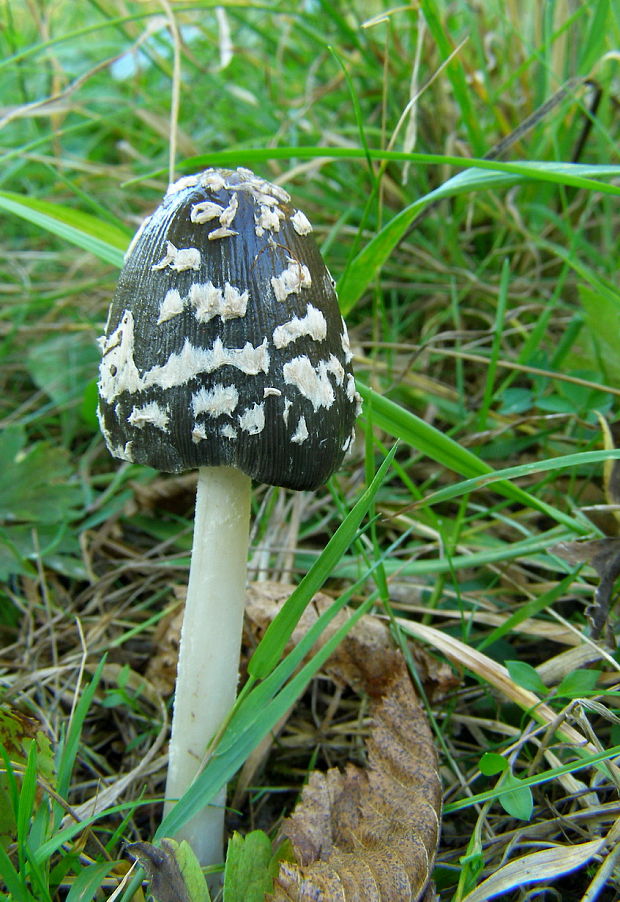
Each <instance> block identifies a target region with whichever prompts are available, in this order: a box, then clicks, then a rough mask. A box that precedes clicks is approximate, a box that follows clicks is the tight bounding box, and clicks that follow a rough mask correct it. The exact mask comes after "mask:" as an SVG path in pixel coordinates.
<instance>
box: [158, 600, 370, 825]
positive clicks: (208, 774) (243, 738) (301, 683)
mask: <svg viewBox="0 0 620 902" xmlns="http://www.w3.org/2000/svg"><path fill="white" fill-rule="evenodd" d="M377 597H378V593H374V594H373V595H371V596H370V597H369V598H368V599H367V600H366V601H365V602H364V604H362V605H361V606H360V607H359V608H358V609H357V610H356V611H355V613H353V614H352V615H351V617H350V618H349V619H348V620H347V622H346V623H345V624H343V626H342V627H340V628H339V629H338V630H337V631H336V632H335V633H334V635H333V636H332V637H331V638H330V639H329V640H328V642H326V643H325V645H324V646H323V647H322V648H321V649H319V651H318V652H317V653H316V654H315V655H314V656H313V658H312V659H311V660H310V661H309V662H308V663H307V664H306V665H305V666H304V667H303V668H302V669H301V670H300V671H299V673H297V674H296V675H295V676H294V677H293V679H291V680H290V681H289V682H288V683H287V684H286V685H285V686H284V688H283V689H282V690H281V691H280V692H279V693H278V694H277V695H276V696H275V697H274V698H273V699H272V700H271V701H270V702H269V703H267V704H266V705H263V707H262V710H260V709H258V705H257V703H256V700H255V698H254V692H250V693H249V695H248V696H247V697H246V699H245V700H244V703H243V705H242V706H241V708H240V709H239V711H238V715H237V716H238V718H240V720H241V722H243V720H244V717H245V715H246V713H249V714H250V717H251V726H250V727H246V728H242V729H241V730H239V729H237V726H238V722H239V721H238V720H237V719H236V718H233V719H231V721H230V723H229V724H228V727H227V729H226V731H225V733H224V735H223V737H222V742H221V743H220V746H218V748H217V749H216V751H215V754H214V755H213V758H212V759H211V760H210V762H209V764H208V766H207V768H205V770H204V771H203V772H202V773H201V774H200V776H199V777H198V778H197V779H196V780H195V781H194V783H193V784H192V786H191V788H190V790H189V791H188V792H187V793H186V794H185V795H184V796H183V797H182V798H181V799H180V800H179V801H178V802H177V804H176V805H175V806H174V808H172V809H171V811H170V813H169V814H168V815H167V817H166V818H165V819H164V820H163V821H162V823H161V824H160V827H159V829H158V830H157V832H156V833H155V839H161V838H162V837H163V836H169V835H174V833H176V831H177V830H179V829H180V828H181V827H182V826H183V824H185V823H186V821H188V820H190V819H191V818H192V817H194V816H195V815H196V814H197V813H198V812H199V811H200V810H201V809H202V808H204V806H205V805H208V804H209V801H210V800H211V799H212V798H213V796H214V795H215V793H217V792H218V790H219V789H221V787H222V786H224V785H225V784H226V783H227V782H228V781H229V780H230V778H231V777H232V776H233V774H234V773H235V772H236V771H237V770H238V769H239V768H240V767H241V765H242V764H243V762H244V761H245V760H246V759H247V757H248V756H249V755H250V753H251V752H252V751H253V750H254V749H255V748H256V746H257V745H258V743H259V742H260V741H261V739H262V738H263V737H264V736H266V735H267V733H268V732H269V730H271V729H272V728H273V727H274V726H275V725H276V724H277V722H278V720H280V718H281V717H282V715H283V714H284V713H285V712H286V711H288V709H289V708H290V707H291V705H292V704H293V703H294V702H295V700H296V699H297V698H298V697H299V696H300V695H301V693H302V692H303V691H304V689H305V687H306V686H307V685H308V683H309V682H310V680H311V679H312V677H313V676H314V674H315V673H316V672H317V671H318V670H319V669H320V667H322V665H323V664H324V663H325V661H326V660H327V659H328V658H329V656H330V655H331V654H332V652H333V651H334V650H335V649H336V647H337V646H338V645H339V644H340V642H341V641H342V639H343V638H344V637H345V636H346V634H347V632H348V631H349V630H350V629H351V627H352V626H353V625H354V624H355V623H356V622H357V621H358V620H359V619H360V617H363V615H364V614H365V613H366V612H367V611H368V610H369V609H370V607H371V606H372V605H373V604H374V602H375V601H376V598H377ZM322 628H324V624H322ZM259 688H260V687H257V689H259ZM254 691H256V690H254ZM257 709H258V710H260V717H257V716H256V712H257ZM222 746H223V748H222Z"/></svg>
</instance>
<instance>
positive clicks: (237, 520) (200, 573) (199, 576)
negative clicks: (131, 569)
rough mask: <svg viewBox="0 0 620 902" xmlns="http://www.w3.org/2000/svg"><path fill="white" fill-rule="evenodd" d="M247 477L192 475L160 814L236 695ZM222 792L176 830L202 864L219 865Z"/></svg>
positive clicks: (209, 470)
mask: <svg viewBox="0 0 620 902" xmlns="http://www.w3.org/2000/svg"><path fill="white" fill-rule="evenodd" d="M250 488H251V481H250V478H249V477H248V476H246V475H245V474H244V473H241V472H240V471H239V470H234V469H231V468H229V467H201V468H200V469H199V471H198V490H197V493H196V519H195V523H194V543H193V548H192V560H191V567H190V573H189V584H188V588H187V601H186V603H185V614H184V617H183V627H182V629H181V641H180V646H179V663H178V671H177V684H176V691H175V700H174V714H173V718H172V735H171V739H170V751H169V764H168V779H167V783H166V799H167V800H168V801H167V803H166V811H169V810H170V807H171V806H172V805H174V801H173V800H176V799H179V798H180V796H182V795H183V793H184V792H185V791H186V790H187V788H188V787H189V786H190V784H191V783H192V781H193V780H194V778H195V777H196V775H197V773H198V771H199V770H200V768H201V764H202V762H203V760H204V757H205V750H206V748H207V744H208V743H209V740H210V739H211V738H212V737H213V736H214V734H215V733H216V732H217V730H218V728H219V727H220V726H221V724H222V722H223V721H224V718H225V717H226V715H227V714H228V713H229V712H230V709H231V707H232V705H233V702H234V700H235V697H236V694H237V682H238V677H239V653H240V647H241V633H242V628H243V613H244V606H245V593H246V579H247V555H248V536H249V522H250ZM224 804H225V790H222V792H221V794H220V796H219V798H215V799H212V802H211V804H210V805H208V806H207V807H205V808H204V809H203V810H202V811H201V812H200V813H199V814H197V815H196V816H195V817H194V818H193V819H192V820H191V821H189V822H188V823H187V824H185V826H184V827H183V828H182V829H181V830H179V831H178V833H177V834H176V837H175V838H176V839H177V840H179V841H180V840H181V839H186V840H187V841H188V842H189V844H190V845H191V847H192V849H193V850H194V852H195V853H196V855H197V857H198V860H199V861H200V863H201V864H202V865H210V864H217V863H219V862H221V861H222V860H223V832H224Z"/></svg>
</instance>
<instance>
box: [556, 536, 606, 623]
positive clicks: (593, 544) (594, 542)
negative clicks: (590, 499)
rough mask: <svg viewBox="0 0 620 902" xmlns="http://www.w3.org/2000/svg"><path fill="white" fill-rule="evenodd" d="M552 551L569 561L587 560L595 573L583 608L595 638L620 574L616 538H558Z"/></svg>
mask: <svg viewBox="0 0 620 902" xmlns="http://www.w3.org/2000/svg"><path fill="white" fill-rule="evenodd" d="M552 551H553V552H554V553H555V554H557V556H558V557H561V558H563V559H564V560H566V561H568V562H569V563H571V564H580V563H588V564H590V566H591V567H594V569H595V570H596V572H597V573H598V576H599V584H598V587H597V589H596V592H595V593H594V601H593V603H592V604H591V605H590V606H589V607H588V609H587V611H586V613H587V615H588V617H589V618H590V622H591V624H592V637H593V638H598V636H600V635H601V633H602V631H603V628H604V627H605V624H606V622H607V618H608V616H609V609H610V607H611V603H612V596H613V590H614V584H615V582H616V579H617V578H618V576H620V539H617V538H613V539H588V540H586V541H582V542H561V543H560V544H559V545H556V546H555V547H554V548H552Z"/></svg>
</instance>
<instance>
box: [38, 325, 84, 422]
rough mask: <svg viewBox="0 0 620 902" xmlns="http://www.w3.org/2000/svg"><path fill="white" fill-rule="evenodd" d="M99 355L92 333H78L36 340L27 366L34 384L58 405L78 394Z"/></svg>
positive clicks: (80, 392) (82, 390)
mask: <svg viewBox="0 0 620 902" xmlns="http://www.w3.org/2000/svg"><path fill="white" fill-rule="evenodd" d="M100 357H101V355H100V353H99V351H98V349H97V346H96V344H95V341H94V339H93V338H92V336H91V335H88V334H84V333H79V332H78V333H70V334H66V335H54V336H52V337H51V338H48V339H45V340H43V341H38V342H37V343H36V344H35V345H33V347H32V348H31V349H30V351H29V352H28V359H27V366H28V372H29V373H30V375H31V377H32V380H33V382H34V383H35V385H36V386H37V387H38V388H40V389H41V390H42V391H44V392H45V394H46V395H48V397H50V398H51V399H52V401H54V403H55V404H56V405H58V406H59V407H60V406H62V405H64V404H67V403H68V402H69V401H72V400H73V399H74V398H77V397H81V396H82V394H83V392H84V386H85V385H86V383H87V382H88V381H89V380H90V379H91V378H92V376H93V373H94V372H96V370H97V367H98V365H99V360H100Z"/></svg>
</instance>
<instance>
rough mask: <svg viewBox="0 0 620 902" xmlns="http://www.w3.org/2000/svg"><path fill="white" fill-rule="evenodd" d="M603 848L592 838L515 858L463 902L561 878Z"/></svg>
mask: <svg viewBox="0 0 620 902" xmlns="http://www.w3.org/2000/svg"><path fill="white" fill-rule="evenodd" d="M604 845H605V840H604V839H594V840H592V841H591V842H584V843H579V844H578V845H574V846H553V848H551V849H543V850H542V851H541V852H532V853H531V854H530V855H523V856H522V857H521V858H515V860H514V861H510V862H508V864H506V865H504V866H503V867H501V868H500V869H499V870H498V871H496V872H495V873H494V874H492V875H491V877H489V878H488V879H487V880H484V881H483V882H482V883H480V884H479V885H478V886H477V887H476V889H475V890H474V891H473V892H471V893H469V895H468V896H465V899H464V900H463V902H486V900H487V899H494V898H495V897H496V896H500V895H501V896H502V897H504V895H505V894H506V893H508V892H509V891H510V890H513V889H520V888H521V887H522V886H524V885H525V884H528V883H540V882H542V881H543V880H554V879H556V878H558V877H562V876H563V875H564V874H569V873H570V872H571V871H575V870H576V869H577V868H581V867H583V866H584V865H585V864H587V863H588V861H590V859H591V858H592V857H593V856H594V855H596V853H597V852H598V851H599V850H600V849H601V848H602V847H603V846H604Z"/></svg>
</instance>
